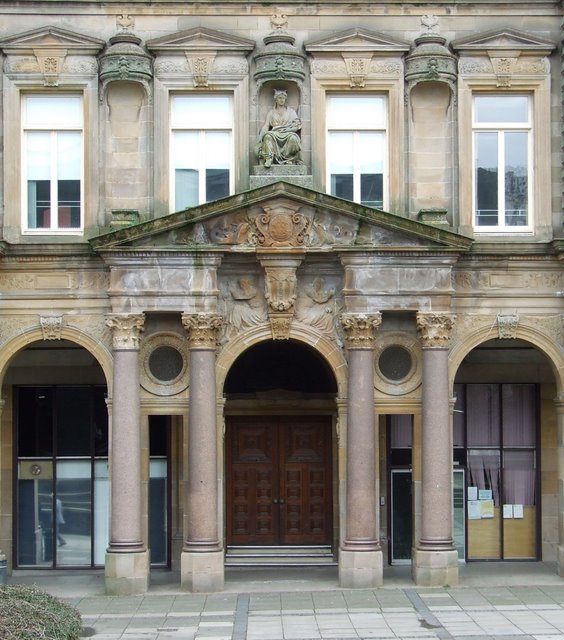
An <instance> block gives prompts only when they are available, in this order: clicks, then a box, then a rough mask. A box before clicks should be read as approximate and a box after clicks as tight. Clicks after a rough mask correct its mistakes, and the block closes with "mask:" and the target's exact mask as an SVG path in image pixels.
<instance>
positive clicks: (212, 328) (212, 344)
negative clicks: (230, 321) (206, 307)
mask: <svg viewBox="0 0 564 640" xmlns="http://www.w3.org/2000/svg"><path fill="white" fill-rule="evenodd" d="M182 326H183V327H184V328H185V329H186V331H187V332H188V342H189V346H190V349H215V348H216V347H217V345H218V340H219V332H220V330H221V327H222V326H223V316H220V315H217V314H214V313H183V314H182Z"/></svg>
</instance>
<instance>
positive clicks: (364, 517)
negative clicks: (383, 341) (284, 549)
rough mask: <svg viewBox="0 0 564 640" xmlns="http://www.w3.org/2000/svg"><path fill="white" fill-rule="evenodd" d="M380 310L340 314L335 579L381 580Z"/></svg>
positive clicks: (344, 583)
mask: <svg viewBox="0 0 564 640" xmlns="http://www.w3.org/2000/svg"><path fill="white" fill-rule="evenodd" d="M381 322H382V317H381V314H380V313H372V314H353V313H345V314H343V315H342V316H341V324H342V326H343V329H344V333H345V340H346V347H347V351H348V403H347V461H346V479H347V488H346V497H347V501H346V517H345V520H346V522H345V537H344V540H342V542H341V548H340V552H339V584H340V586H341V587H343V588H352V589H355V588H358V589H364V588H371V587H377V586H379V585H381V584H382V580H383V557H382V549H381V547H380V540H379V527H378V518H377V516H378V512H377V511H378V500H377V496H376V477H377V475H376V474H377V468H376V464H377V460H378V452H377V444H378V443H377V439H376V433H375V424H374V346H375V340H376V331H377V329H378V327H379V326H380V324H381Z"/></svg>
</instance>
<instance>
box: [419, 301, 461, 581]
mask: <svg viewBox="0 0 564 640" xmlns="http://www.w3.org/2000/svg"><path fill="white" fill-rule="evenodd" d="M455 320H456V316H453V315H451V314H449V313H430V312H425V313H423V312H420V313H418V314H417V330H418V332H419V338H420V340H421V345H422V351H423V377H422V390H421V417H422V425H421V430H422V433H421V534H420V538H419V540H418V542H417V544H416V547H415V549H414V550H413V558H412V575H413V579H414V581H415V583H416V584H418V585H422V586H445V585H451V586H452V585H456V584H458V553H457V551H456V549H455V548H454V543H453V537H452V528H453V520H452V421H451V413H450V394H449V379H448V350H449V345H450V336H451V332H452V328H453V326H454V322H455Z"/></svg>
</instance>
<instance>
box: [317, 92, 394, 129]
mask: <svg viewBox="0 0 564 640" xmlns="http://www.w3.org/2000/svg"><path fill="white" fill-rule="evenodd" d="M385 126H386V100H385V98H384V97H383V96H361V95H358V94H357V95H352V96H329V97H328V99H327V127H328V128H329V129H332V128H336V129H382V128H384V127H385Z"/></svg>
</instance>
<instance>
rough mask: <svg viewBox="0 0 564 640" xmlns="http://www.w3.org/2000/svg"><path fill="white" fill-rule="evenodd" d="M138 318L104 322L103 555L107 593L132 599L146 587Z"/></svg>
mask: <svg viewBox="0 0 564 640" xmlns="http://www.w3.org/2000/svg"><path fill="white" fill-rule="evenodd" d="M144 322H145V316H144V315H143V314H125V313H124V314H116V315H112V316H109V317H108V318H107V319H106V324H107V325H108V326H109V327H110V329H111V330H112V334H113V352H114V371H113V390H112V422H111V450H110V471H111V474H110V478H111V510H110V544H109V547H108V550H107V552H106V570H105V573H106V591H107V592H108V593H109V594H113V595H131V594H139V593H144V592H145V591H147V589H148V587H149V564H150V563H149V552H148V550H147V547H146V544H145V542H144V540H143V535H142V524H141V436H140V431H141V424H140V409H139V335H140V333H141V331H142V330H143V324H144Z"/></svg>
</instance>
